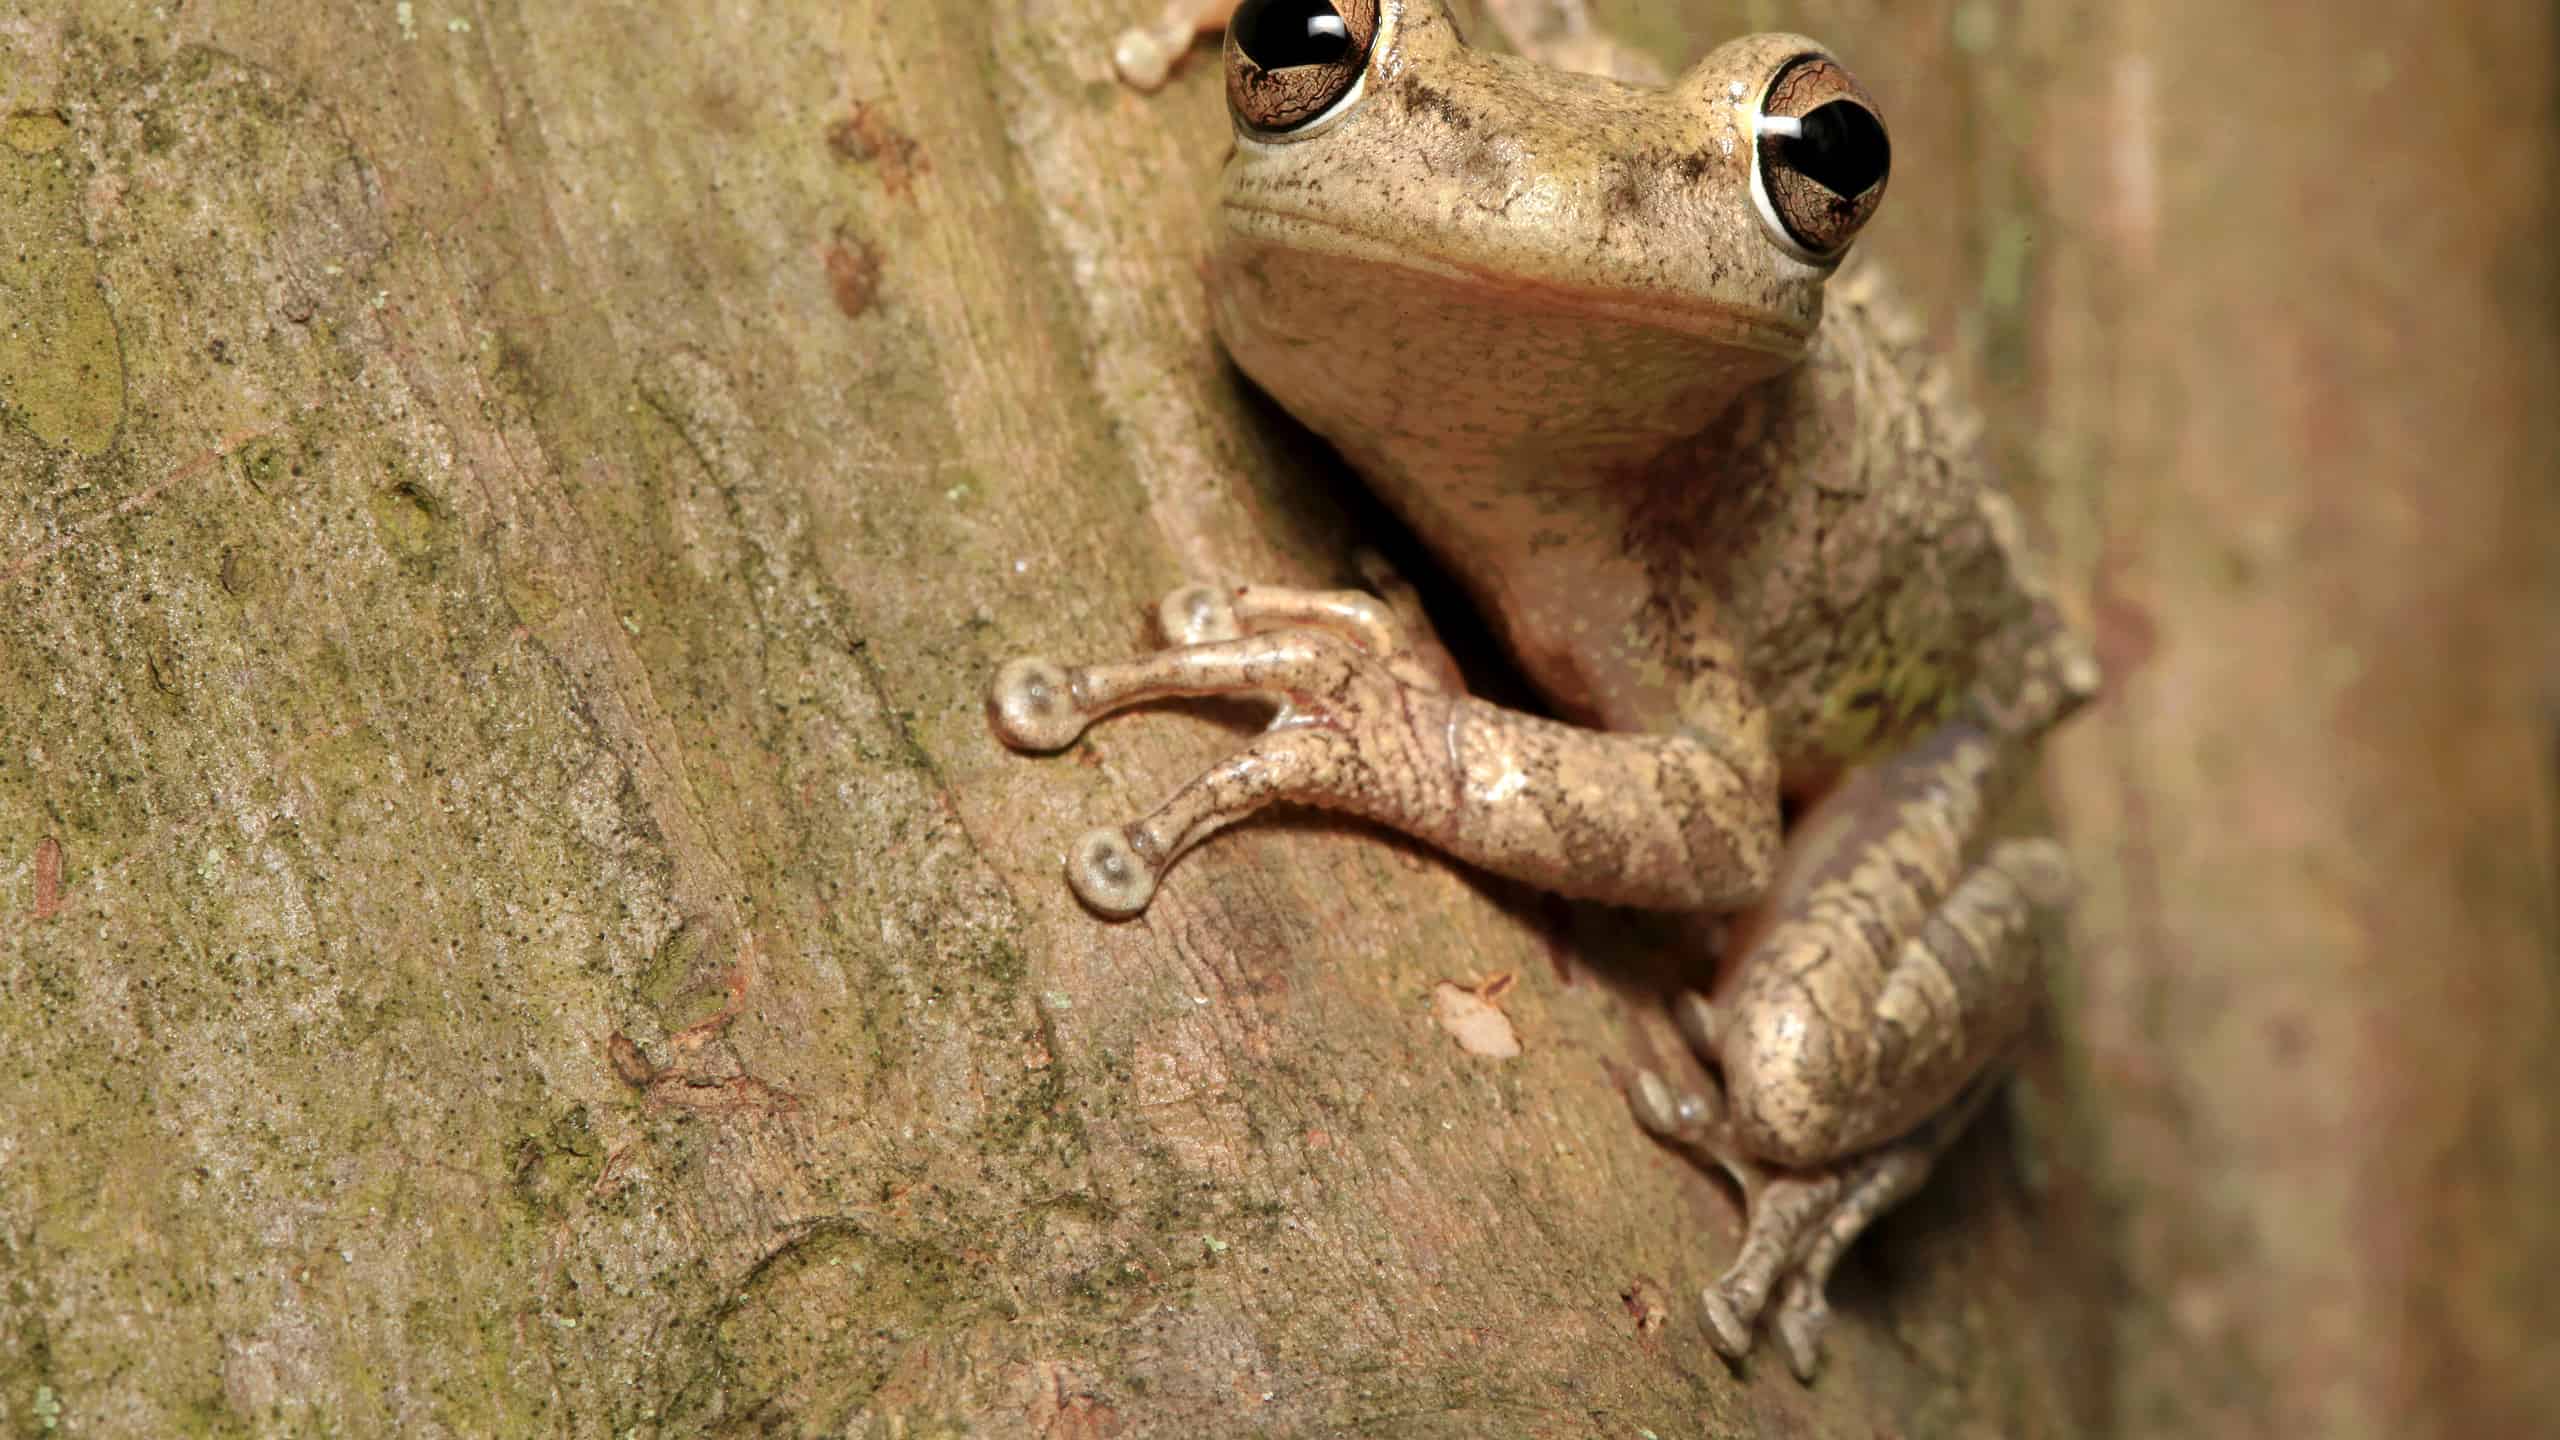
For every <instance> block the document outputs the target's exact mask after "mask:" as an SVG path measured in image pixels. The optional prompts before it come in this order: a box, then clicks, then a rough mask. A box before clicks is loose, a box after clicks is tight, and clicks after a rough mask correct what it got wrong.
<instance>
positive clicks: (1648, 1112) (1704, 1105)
mask: <svg viewBox="0 0 2560 1440" xmlns="http://www.w3.org/2000/svg"><path fill="white" fill-rule="evenodd" d="M1627 1108H1628V1109H1630V1110H1633V1111H1634V1112H1635V1116H1636V1123H1637V1124H1639V1125H1642V1126H1643V1127H1644V1128H1645V1129H1647V1130H1649V1131H1651V1132H1653V1133H1654V1134H1655V1135H1658V1136H1660V1137H1662V1138H1663V1139H1665V1140H1679V1141H1687V1140H1695V1139H1697V1138H1699V1137H1700V1136H1702V1135H1704V1134H1705V1133H1706V1131H1707V1127H1708V1126H1709V1125H1710V1124H1712V1123H1713V1122H1714V1119H1715V1106H1714V1104H1713V1103H1712V1102H1711V1101H1709V1100H1708V1098H1707V1097H1706V1096H1704V1095H1702V1094H1699V1093H1698V1092H1696V1091H1694V1090H1687V1091H1684V1090H1675V1089H1673V1088H1671V1082H1670V1081H1668V1080H1665V1079H1663V1078H1662V1077H1661V1076H1659V1075H1656V1074H1655V1073H1653V1072H1652V1071H1650V1070H1639V1071H1637V1072H1636V1078H1635V1083H1634V1084H1632V1085H1630V1086H1628V1087H1627Z"/></svg>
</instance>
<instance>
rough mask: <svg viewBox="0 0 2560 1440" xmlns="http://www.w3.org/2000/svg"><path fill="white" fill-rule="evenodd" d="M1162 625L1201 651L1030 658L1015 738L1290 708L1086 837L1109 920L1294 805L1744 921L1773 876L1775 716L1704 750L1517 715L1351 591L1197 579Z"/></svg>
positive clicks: (1536, 871) (1025, 741)
mask: <svg viewBox="0 0 2560 1440" xmlns="http://www.w3.org/2000/svg"><path fill="white" fill-rule="evenodd" d="M1159 617H1160V619H1161V620H1162V621H1163V622H1164V625H1165V628H1166V630H1167V632H1168V633H1169V635H1171V636H1172V637H1173V638H1175V639H1177V640H1181V639H1191V638H1195V637H1196V638H1199V639H1200V640H1201V642H1202V643H1197V644H1185V645H1177V646H1176V647H1175V648H1172V649H1169V650H1160V651H1156V652H1154V653H1152V654H1147V655H1142V656H1139V657H1137V658H1135V659H1132V660H1125V661H1119V662H1116V663H1109V664H1100V665H1089V666H1080V667H1068V666H1061V665H1058V664H1055V663H1053V662H1050V661H1047V660H1041V659H1023V660H1016V661H1013V662H1011V663H1009V664H1007V665H1005V666H1004V667H1003V668H1001V669H1000V670H999V671H998V672H997V673H996V677H995V680H994V682H993V684H992V685H991V686H990V687H989V690H988V696H987V709H988V716H989V719H990V721H991V723H992V724H993V726H994V728H995V731H996V733H997V735H998V737H999V738H1001V739H1002V740H1003V741H1004V742H1005V743H1006V744H1008V745H1011V746H1013V747H1014V748H1016V749H1019V750H1030V751H1051V750H1058V749H1061V748H1064V747H1065V746H1067V745H1069V744H1071V743H1073V742H1074V740H1075V739H1076V737H1077V736H1078V735H1080V734H1082V733H1083V731H1084V729H1085V727H1086V726H1087V725H1088V724H1090V723H1091V722H1092V721H1094V720H1095V719H1098V718H1100V717H1101V716H1103V715H1106V714H1109V713H1110V712H1112V711H1114V710H1118V709H1122V708H1125V707H1127V706H1131V705H1136V704H1141V703H1144V702H1146V701H1150V700H1160V699H1167V698H1171V697H1175V696H1185V695H1218V694H1268V695H1273V696H1276V697H1278V698H1279V700H1280V709H1279V712H1278V714H1277V715H1276V716H1275V717H1274V718H1273V720H1272V722H1271V724H1270V726H1269V728H1268V729H1266V730H1265V731H1264V732H1263V733H1262V735H1261V736H1260V737H1258V738H1257V739H1255V740H1254V741H1253V742H1252V743H1251V744H1249V745H1247V746H1246V747H1245V748H1243V749H1242V750H1240V751H1238V752H1237V753H1235V754H1234V755H1231V756H1229V757H1228V758H1227V759H1225V760H1223V761H1221V762H1220V763H1218V764H1217V765H1214V766H1212V767H1211V768H1210V769H1208V770H1207V771H1205V772H1203V773H1202V774H1200V775H1198V776H1196V777H1195V778H1193V779H1192V780H1191V781H1190V782H1189V783H1188V784H1186V785H1183V786H1182V787H1181V788H1179V789H1177V790H1176V791H1175V792H1174V793H1173V795H1172V796H1171V797H1169V798H1168V799H1167V800H1166V801H1165V802H1164V803H1163V804H1162V805H1160V806H1158V807H1157V808H1156V810H1155V811H1154V812H1152V813H1151V814H1149V815H1147V816H1145V817H1144V818H1142V819H1140V820H1137V821H1136V822H1134V823H1131V824H1128V825H1121V826H1111V827H1106V828H1103V829H1099V830H1095V831H1091V832H1089V833H1088V834H1086V835H1085V836H1083V837H1082V838H1080V839H1079V840H1077V841H1076V842H1075V845H1074V846H1073V848H1072V849H1071V850H1070V851H1069V854H1068V860H1067V874H1068V879H1069V882H1070V883H1071V884H1072V885H1073V886H1074V887H1075V891H1076V893H1077V895H1078V896H1080V897H1082V898H1083V900H1084V901H1085V903H1087V904H1088V905H1091V906H1092V907H1093V908H1094V909H1096V910H1099V911H1102V912H1103V913H1105V914H1109V915H1133V914H1136V913H1137V912H1138V911H1140V910H1143V909H1145V908H1146V905H1147V902H1148V900H1149V899H1151V898H1152V897H1153V896H1154V894H1155V888H1156V884H1157V882H1158V880H1159V879H1160V878H1161V877H1162V876H1163V874H1164V871H1165V869H1166V867H1168V866H1170V865H1171V864H1172V863H1173V862H1174V861H1175V860H1176V859H1178V858H1179V857H1180V856H1181V855H1182V853H1183V852H1184V851H1186V850H1188V849H1190V848H1191V847H1192V846H1193V845H1195V844H1197V843H1199V842H1200V841H1201V840H1202V839H1205V838H1206V837H1207V836H1209V835H1210V834H1212V833H1214V832H1215V831H1217V830H1219V829H1221V828H1223V827H1225V826H1227V825H1229V824H1232V823H1234V822H1235V821H1237V820H1239V819H1242V818H1243V817H1245V816H1246V815H1249V814H1251V813H1252V812H1254V811H1255V810H1258V809H1260V808H1262V807H1263V806H1265V805H1267V804H1270V803H1271V802H1273V801H1275V800H1295V801H1300V802H1303V803H1306V804H1310V805H1317V806H1322V807H1325V808H1329V809H1336V810H1345V811H1349V812H1351V813H1353V814H1356V815H1362V816H1365V817H1367V818H1369V819H1372V820H1377V821H1379V822H1381V823H1383V824H1386V825H1389V826H1392V827H1394V828H1395V829H1397V830H1401V831H1403V832H1405V833H1406V834H1409V835H1413V836H1415V837H1417V838H1419V839H1422V840H1425V841H1428V842H1429V843H1431V844H1432V845H1435V846H1437V847H1438V848H1440V849H1442V850H1445V851H1447V852H1448V853H1450V854H1452V855H1455V856H1458V857H1459V858H1461V859H1464V860H1467V861H1470V862H1472V863H1474V864H1476V865H1479V866H1482V867H1483V868H1485V869H1487V870H1490V871H1493V872H1494V873H1496V874H1499V875H1505V876H1509V877H1511V878H1513V879H1517V880H1522V881H1525V882H1527V883H1530V884H1534V885H1538V886H1541V887H1543V888H1546V889H1550V890H1556V891H1559V892H1562V893H1564V894H1567V895H1573V896H1579V897H1583V898H1589V899H1599V900H1609V901H1614V902H1617V903H1620V904H1630V905H1645V906H1653V907H1662V908H1706V909H1731V908H1734V907H1736V906H1738V905H1741V904H1744V903H1747V902H1748V901H1750V900H1751V899H1753V898H1754V897H1756V896H1757V895H1759V894H1760V893H1761V891H1762V890H1763V889H1764V888H1765V887H1766V885H1767V883H1768V880H1769V877H1770V874H1771V870H1772V867H1773V864H1774V862H1775V858H1776V854H1777V848H1778V807H1777V780H1776V766H1775V763H1774V761H1773V759H1772V758H1771V755H1770V752H1769V746H1768V739H1767V735H1768V731H1767V724H1766V720H1765V717H1763V716H1762V715H1761V714H1760V713H1759V712H1758V711H1757V710H1756V708H1738V709H1737V710H1736V713H1735V714H1734V715H1733V717H1732V723H1730V724H1727V725H1720V726H1717V727H1715V728H1714V729H1713V730H1712V731H1705V730H1702V731H1701V732H1700V733H1699V734H1696V735H1687V736H1659V735H1636V734H1617V733H1610V732H1603V731H1595V730H1584V729H1580V728H1578V727H1575V726H1571V725H1564V724H1560V723H1558V722H1555V721H1552V720H1545V719H1541V718H1539V717H1537V716H1533V715H1525V714H1522V713H1520V712H1518V711H1515V710H1506V709H1503V708H1502V707H1500V706H1496V705H1490V704H1487V703H1485V702H1483V701H1480V700H1477V699H1474V698H1473V697H1470V696H1467V695H1463V694H1457V693H1454V692H1452V691H1449V690H1447V689H1444V688H1442V687H1440V686H1439V685H1438V684H1437V683H1436V681H1435V680H1434V678H1433V676H1432V673H1431V670H1430V667H1429V666H1427V665H1425V664H1424V663H1422V662H1421V661H1420V660H1419V659H1418V658H1417V657H1416V656H1415V655H1414V653H1413V651H1412V649H1411V647H1409V646H1408V645H1406V644H1405V643H1404V642H1403V640H1402V639H1401V637H1400V634H1399V632H1398V631H1397V629H1396V627H1395V626H1394V624H1393V622H1392V620H1391V619H1390V618H1389V617H1388V615H1387V612H1386V610H1385V608H1384V607H1383V606H1380V605H1378V604H1377V603H1376V602H1374V601H1371V600H1369V599H1367V597H1364V596H1357V595H1348V594H1344V593H1341V592H1317V591H1302V590H1286V589H1278V588H1272V587H1260V586H1248V587H1243V588H1241V589H1238V590H1235V591H1232V592H1227V593H1226V594H1225V595H1223V596H1221V595H1220V594H1218V593H1217V592H1204V591H1202V590H1201V589H1199V588H1198V587H1191V588H1187V589H1185V590H1179V591H1176V592H1174V594H1173V595H1172V596H1170V597H1168V599H1167V601H1166V603H1165V604H1164V605H1163V606H1162V607H1160V609H1159ZM1262 626H1279V627H1281V628H1275V629H1261V628H1259V627H1262Z"/></svg>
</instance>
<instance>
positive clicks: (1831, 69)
mask: <svg viewBox="0 0 2560 1440" xmlns="http://www.w3.org/2000/svg"><path fill="white" fill-rule="evenodd" d="M1756 133H1757V141H1756V144H1757V149H1758V152H1759V153H1758V156H1757V158H1756V164H1755V166H1754V171H1753V175H1752V185H1751V193H1752V198H1753V199H1754V200H1757V201H1758V202H1759V205H1760V218H1761V219H1762V220H1763V221H1765V222H1766V223H1767V224H1768V225H1769V226H1770V227H1771V228H1772V229H1773V230H1775V231H1776V232H1777V233H1778V235H1779V236H1780V238H1781V239H1783V240H1784V241H1785V242H1786V243H1787V245H1788V248H1789V249H1792V250H1796V251H1798V252H1799V253H1801V254H1802V255H1803V257H1804V258H1805V259H1808V260H1814V261H1827V260H1835V259H1838V258H1839V256H1840V252H1842V251H1844V250H1846V249H1848V248H1849V242H1850V241H1851V240H1854V239H1856V238H1857V236H1858V230H1859V227H1861V226H1863V225H1865V224H1866V223H1867V217H1868V216H1870V215H1873V214H1874V213H1876V202H1877V201H1879V200H1882V199H1883V198H1884V182H1885V176H1886V174H1887V172H1889V171H1890V170H1891V169H1892V167H1893V143H1892V142H1891V141H1890V140H1888V139H1886V138H1885V133H1884V118H1883V117H1882V116H1880V115H1878V114H1877V113H1876V107H1875V102H1874V101H1873V100H1870V99H1868V98H1867V92H1866V91H1864V90H1861V89H1859V88H1858V82H1857V81H1856V80H1855V79H1853V78H1852V77H1851V76H1850V74H1849V72H1848V71H1846V70H1843V69H1841V68H1840V67H1839V66H1838V65H1837V64H1835V63H1833V62H1832V61H1830V60H1828V59H1825V58H1823V57H1822V56H1819V55H1814V56H1807V57H1806V58H1804V59H1801V60H1798V61H1796V62H1795V63H1794V64H1792V65H1789V66H1788V67H1787V68H1786V69H1784V70H1782V71H1780V72H1779V73H1778V78H1777V80H1776V81H1775V82H1773V83H1772V84H1771V85H1770V86H1769V94H1768V96H1767V98H1765V99H1763V100H1762V101H1761V102H1760V118H1759V123H1758V125H1757V126H1756Z"/></svg>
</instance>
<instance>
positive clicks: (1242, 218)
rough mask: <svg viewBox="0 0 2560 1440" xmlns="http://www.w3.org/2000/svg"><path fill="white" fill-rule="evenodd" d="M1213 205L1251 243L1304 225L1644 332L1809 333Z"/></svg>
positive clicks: (1366, 255)
mask: <svg viewBox="0 0 2560 1440" xmlns="http://www.w3.org/2000/svg"><path fill="white" fill-rule="evenodd" d="M1218 209H1219V213H1220V216H1221V218H1222V219H1223V220H1224V221H1225V222H1226V225H1227V228H1228V229H1229V230H1230V231H1231V232H1233V233H1234V234H1236V235H1237V236H1239V237H1241V238H1243V239H1246V240H1249V241H1257V242H1269V241H1276V240H1282V239H1285V238H1288V237H1290V236H1292V235H1293V234H1303V233H1304V232H1306V231H1310V230H1313V231H1321V232H1323V233H1324V234H1326V235H1329V236H1334V237H1338V238H1339V239H1341V240H1347V241H1349V242H1351V243H1350V244H1348V245H1344V246H1341V247H1340V249H1341V250H1342V252H1343V253H1345V254H1346V255H1348V256H1349V257H1350V258H1352V259H1355V260H1359V261H1363V262H1365V263H1369V264H1375V265H1383V266H1386V267H1389V268H1391V269H1397V270H1405V271H1410V272H1411V273H1413V274H1416V275H1424V276H1429V277H1431V278H1433V279H1436V280H1445V281H1455V282H1459V283H1462V284H1467V285H1472V286H1477V287H1481V288H1484V289H1487V290H1507V291H1512V292H1515V293H1518V294H1521V295H1523V296H1524V297H1535V303H1538V304H1542V305H1546V306H1550V307H1552V308H1554V309H1557V310H1561V311H1564V312H1565V313H1567V314H1572V315H1578V316H1588V317H1592V318H1596V319H1602V320H1611V321H1615V322H1617V323H1619V324H1623V325H1631V326H1635V327H1638V328H1640V329H1646V330H1670V331H1676V332H1679V333H1681V334H1688V335H1699V336H1704V337H1706V338H1708V339H1712V340H1715V341H1718V342H1720V343H1723V344H1729V345H1735V346H1740V347H1742V348H1744V349H1749V350H1758V351H1763V352H1765V353H1767V354H1771V355H1778V356H1784V357H1787V358H1789V359H1793V358H1796V357H1799V356H1801V355H1803V354H1804V352H1805V349H1806V347H1807V346H1808V345H1809V344H1810V343H1811V341H1812V337H1813V330H1812V327H1811V326H1809V325H1808V326H1795V325H1790V324H1788V323H1786V322H1785V321H1782V320H1779V319H1777V318H1775V317H1773V316H1771V315H1770V314H1769V313H1768V312H1766V311H1762V310H1749V309H1744V308H1742V307H1740V306H1736V305H1720V304H1716V303H1713V302H1710V301H1702V300H1698V299H1695V298H1693V297H1690V296H1686V295H1676V294H1671V293H1668V292H1664V291H1648V290H1633V289H1615V290H1612V289H1602V288H1598V287H1593V286H1580V285H1564V284H1558V283H1553V282H1549V281H1543V280H1538V279H1535V278H1524V277H1522V276H1519V275H1509V274H1504V273H1502V272H1500V271H1496V270H1492V269H1489V268H1486V267H1484V266H1480V265H1469V264H1466V263H1464V262H1462V261H1457V260H1451V259H1449V258H1447V257H1446V256H1442V255H1435V254H1433V253H1431V252H1430V251H1428V250H1423V249H1419V248H1416V247H1415V246H1414V245H1412V244H1411V243H1409V242H1398V241H1393V240H1389V239H1387V238H1386V237H1384V236H1381V235H1376V234H1373V233H1371V232H1369V231H1367V230H1363V229H1361V228H1359V227H1358V226H1354V225H1345V224H1343V223H1342V222H1341V221H1339V220H1326V219H1318V218H1317V217H1315V216H1312V215H1308V214H1305V213H1302V212H1300V211H1296V210H1291V209H1286V208H1284V207H1281V206H1276V205H1261V204H1253V203H1249V202H1246V201H1240V200H1221V201H1219V202H1218Z"/></svg>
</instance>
